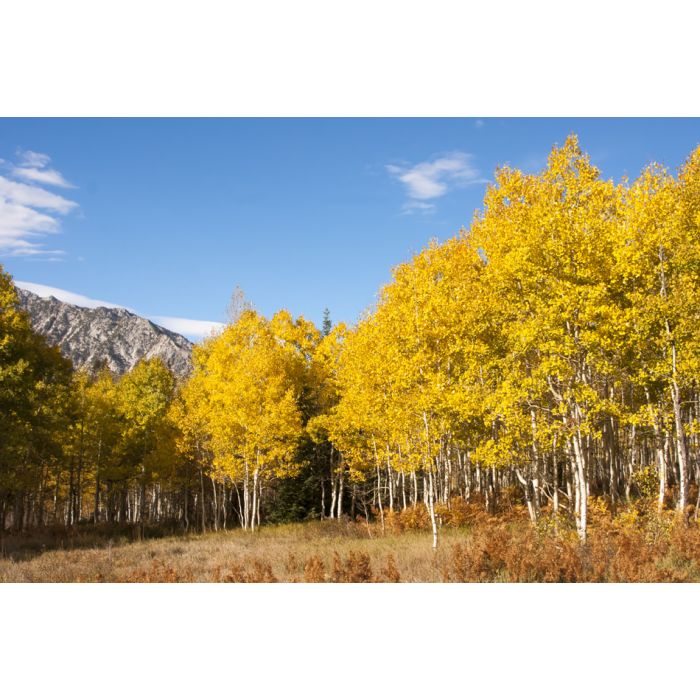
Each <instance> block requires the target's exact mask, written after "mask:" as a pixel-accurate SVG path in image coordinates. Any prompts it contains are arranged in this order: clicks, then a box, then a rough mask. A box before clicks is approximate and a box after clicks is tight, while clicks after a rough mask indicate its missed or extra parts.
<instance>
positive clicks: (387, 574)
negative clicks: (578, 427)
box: [377, 554, 401, 583]
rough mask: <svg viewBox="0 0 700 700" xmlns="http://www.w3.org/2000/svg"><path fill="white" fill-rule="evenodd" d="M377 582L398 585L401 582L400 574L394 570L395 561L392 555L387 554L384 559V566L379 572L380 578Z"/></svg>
mask: <svg viewBox="0 0 700 700" xmlns="http://www.w3.org/2000/svg"><path fill="white" fill-rule="evenodd" d="M377 580H378V581H385V582H387V583H399V581H401V574H400V573H399V570H398V569H397V568H396V560H395V559H394V555H393V554H388V555H387V558H386V564H385V566H384V568H383V569H382V570H381V575H380V578H378V579H377Z"/></svg>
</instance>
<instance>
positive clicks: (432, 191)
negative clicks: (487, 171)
mask: <svg viewBox="0 0 700 700" xmlns="http://www.w3.org/2000/svg"><path fill="white" fill-rule="evenodd" d="M473 160H474V157H473V156H472V155H471V154H469V153H462V152H461V151H455V152H454V153H449V154H447V155H445V156H443V157H441V158H436V159H435V160H432V161H423V162H422V163H417V164H416V165H413V166H399V165H387V166H386V169H387V171H388V172H389V174H390V175H392V176H393V177H394V178H396V179H397V180H398V181H399V182H401V183H402V184H403V185H404V187H405V188H406V193H407V194H408V197H409V199H408V201H407V202H406V203H405V204H404V207H403V209H404V211H406V212H411V211H424V212H425V211H430V210H432V209H433V208H434V207H435V205H434V204H432V203H426V200H431V199H437V198H438V197H442V196H444V195H445V194H447V192H448V191H449V190H450V188H452V187H464V186H466V185H471V184H476V183H480V182H484V180H482V179H481V178H480V174H479V171H478V170H477V169H476V167H475V166H474V165H473Z"/></svg>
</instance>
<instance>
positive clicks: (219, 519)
mask: <svg viewBox="0 0 700 700" xmlns="http://www.w3.org/2000/svg"><path fill="white" fill-rule="evenodd" d="M1 282H2V285H1V286H0V300H1V301H2V315H1V316H0V328H1V329H2V340H1V341H0V407H1V408H2V418H1V419H0V420H1V423H0V439H1V441H0V494H1V497H2V509H3V510H2V518H3V519H2V520H1V521H0V522H2V523H3V524H4V526H7V525H8V524H12V526H15V527H18V526H28V525H30V524H40V523H48V522H64V523H66V524H72V523H76V522H79V521H81V520H83V521H85V520H86V519H91V520H94V521H95V522H100V521H102V520H107V521H109V522H141V523H147V522H153V521H156V522H158V521H165V520H170V521H173V522H179V523H181V524H182V526H183V527H185V528H190V527H198V528H200V529H207V528H214V529H218V528H220V527H228V526H231V525H232V524H235V523H238V524H239V525H240V526H241V527H243V528H246V529H252V530H254V529H256V528H257V527H258V526H259V525H260V524H261V523H262V522H264V520H265V517H266V515H267V514H268V513H270V514H274V517H275V518H280V517H296V518H298V517H321V518H326V517H331V518H340V517H343V515H349V516H350V517H352V518H355V517H357V516H362V517H365V518H370V519H374V518H376V519H377V520H378V521H379V522H380V523H382V524H383V523H384V522H385V519H386V518H388V517H390V514H391V513H392V511H396V510H403V509H410V508H415V509H417V510H421V509H423V508H424V509H425V510H423V513H425V514H426V517H428V518H429V520H430V523H431V525H432V531H433V544H434V546H437V543H438V533H439V528H440V523H441V521H442V520H443V519H444V518H445V517H446V513H447V512H449V509H450V508H452V507H453V502H454V499H455V498H461V499H464V500H466V501H472V502H479V503H482V504H483V506H484V508H485V509H486V510H488V511H490V512H493V511H495V509H496V508H497V507H498V504H499V502H500V501H501V500H503V499H504V497H505V495H506V494H507V495H508V497H509V498H512V497H514V496H515V497H517V498H518V499H519V500H520V501H521V503H522V504H523V507H524V508H526V509H527V513H528V515H529V517H530V519H531V520H532V522H533V523H534V522H537V521H538V520H539V519H540V518H542V517H543V515H545V514H546V515H547V516H548V517H551V518H553V520H554V523H555V526H557V527H559V526H564V525H565V524H566V523H567V522H568V523H570V524H571V527H572V528H575V530H576V532H577V533H578V536H579V538H580V540H581V541H582V542H585V541H586V536H587V531H588V527H589V517H588V511H589V505H590V503H591V499H592V498H602V499H605V500H606V501H607V503H608V504H609V507H610V508H612V509H613V510H614V509H615V508H617V505H618V504H619V503H620V502H627V501H629V500H630V499H632V498H634V497H635V496H638V495H642V494H643V492H645V491H644V489H646V486H644V488H642V486H641V484H648V483H654V484H655V488H654V491H655V493H656V496H655V502H656V503H655V507H656V508H658V509H663V508H664V507H666V506H674V507H675V508H676V509H677V510H678V512H679V513H680V514H683V515H684V517H688V516H689V515H690V514H691V512H692V508H691V506H692V498H694V497H697V498H700V495H698V484H700V390H699V387H698V377H699V376H700V332H699V331H698V329H699V328H700V149H699V150H698V151H696V152H695V153H693V154H692V155H691V156H690V158H689V159H688V161H687V162H686V164H685V165H684V167H683V168H682V169H681V171H680V173H679V175H678V176H677V177H674V176H672V175H671V174H669V173H668V172H666V171H665V170H664V169H662V168H661V167H659V166H657V165H652V166H650V167H649V168H647V169H646V170H645V171H644V172H643V173H642V174H641V175H640V177H639V178H638V179H637V180H635V181H634V182H627V181H623V182H621V183H618V184H615V183H613V182H611V181H606V180H603V179H602V178H601V177H600V173H599V171H598V170H597V169H596V168H595V167H594V166H593V165H592V164H591V163H590V161H589V159H588V157H587V156H586V155H585V154H583V153H582V152H581V150H580V148H579V146H578V142H577V140H576V138H575V137H570V138H569V139H568V140H567V141H566V143H565V144H564V145H563V146H562V147H560V148H554V149H553V150H552V152H551V155H550V157H549V161H548V164H547V167H546V168H545V169H543V171H542V172H540V173H538V174H525V173H522V172H520V171H518V170H515V169H511V168H502V169H500V170H498V171H497V172H496V175H495V179H494V183H493V184H492V185H491V186H490V187H489V188H488V190H487V193H486V197H485V201H484V209H483V211H482V212H480V213H477V215H476V216H475V218H474V221H473V223H472V225H471V228H470V229H469V230H463V231H461V232H460V233H459V235H458V236H456V237H455V238H453V239H451V240H448V241H446V242H445V243H443V244H441V245H438V244H435V243H433V244H431V245H430V246H429V247H427V248H426V249H425V250H424V251H422V252H421V253H420V254H419V255H417V256H416V257H415V258H414V259H413V260H412V261H411V262H409V263H406V264H403V265H400V266H398V267H397V268H396V269H395V270H394V273H393V280H392V282H391V283H390V284H389V285H387V286H386V287H385V288H384V289H383V290H382V292H381V295H380V299H379V301H378V303H377V305H376V307H375V308H373V309H372V310H371V311H370V312H368V313H367V314H366V315H365V316H364V317H363V318H362V319H361V320H360V321H359V323H358V324H357V325H356V326H355V327H353V328H347V327H345V326H344V325H343V324H338V325H336V326H333V325H332V323H331V321H330V314H329V313H328V312H327V310H326V312H324V320H323V326H322V329H321V331H319V330H318V329H317V328H316V327H315V326H314V325H313V324H311V323H310V322H308V321H306V320H304V319H303V318H298V319H293V318H292V317H291V316H290V315H289V313H287V312H286V311H280V312H278V313H277V314H275V315H274V316H273V317H272V318H270V319H267V318H265V317H263V316H262V315H260V314H259V313H257V312H256V311H254V310H253V309H252V308H251V307H250V305H249V304H248V303H247V302H245V299H244V297H243V296H242V293H238V294H236V295H234V300H233V303H232V307H231V313H230V319H229V321H230V322H229V325H228V326H227V327H226V328H225V329H224V330H223V331H222V332H221V333H220V334H218V335H216V336H213V337H211V338H209V339H207V340H205V341H204V342H203V343H202V344H200V345H199V346H197V347H196V348H195V354H194V371H193V373H192V375H191V376H190V377H189V378H188V379H187V380H185V381H183V382H181V383H180V384H179V385H178V384H177V383H176V382H175V380H174V378H173V377H172V375H171V374H170V373H169V372H168V370H167V369H166V368H165V367H163V366H162V364H161V363H159V362H158V361H148V362H142V363H140V364H139V365H138V366H137V367H135V368H134V370H132V372H130V373H129V374H127V375H126V376H124V377H122V378H120V379H117V378H114V377H112V375H110V374H109V372H108V371H106V370H103V371H101V372H99V373H97V374H94V373H93V374H91V375H88V374H85V373H83V372H76V373H72V372H71V371H70V368H69V367H68V365H67V364H66V362H65V361H64V360H62V359H61V358H60V357H59V356H58V353H57V351H55V350H54V349H51V348H47V347H46V346H45V344H43V341H41V340H40V339H38V338H37V337H36V336H34V335H33V334H32V333H31V329H30V328H29V325H28V321H27V319H26V317H25V316H23V315H22V314H21V313H20V312H19V311H17V307H16V299H15V297H14V292H13V288H12V285H11V281H10V279H9V277H7V275H3V276H2V280H1ZM295 499H296V500H295ZM697 506H698V504H697V503H696V504H695V513H696V515H697V513H698V507H697Z"/></svg>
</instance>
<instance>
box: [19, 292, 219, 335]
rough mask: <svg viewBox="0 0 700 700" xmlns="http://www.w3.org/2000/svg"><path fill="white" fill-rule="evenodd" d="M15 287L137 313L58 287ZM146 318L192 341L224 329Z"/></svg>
mask: <svg viewBox="0 0 700 700" xmlns="http://www.w3.org/2000/svg"><path fill="white" fill-rule="evenodd" d="M15 285H16V286H17V287H19V288H20V289H26V290H27V291H28V292H33V293H34V294H37V295H38V296H40V297H44V298H45V299H47V298H48V297H55V298H56V299H58V300H59V301H64V302H66V303H67V304H74V305H75V306H83V307H85V308H87V309H96V308H98V307H100V306H103V307H106V308H108V309H126V310H127V311H131V312H132V313H137V312H136V311H134V310H133V309H130V308H129V307H128V306H122V305H121V304H113V303H112V302H110V301H102V300H101V299H92V298H91V297H86V296H84V295H83V294H76V293H75V292H69V291H67V290H65V289H59V288H58V287H50V286H48V285H46V284H37V283H36V282H24V281H21V280H15ZM145 318H148V319H150V320H151V321H153V323H156V324H158V325H159V326H163V328H167V329H168V330H169V331H173V332H174V333H179V334H180V335H184V336H185V337H187V338H189V339H190V340H200V339H201V338H204V337H206V336H208V335H210V334H211V333H212V332H214V333H215V332H217V331H220V330H221V329H222V328H223V327H224V324H223V323H219V322H218V321H199V320H196V319H191V318H179V317H177V316H146V317H145Z"/></svg>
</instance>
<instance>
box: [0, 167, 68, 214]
mask: <svg viewBox="0 0 700 700" xmlns="http://www.w3.org/2000/svg"><path fill="white" fill-rule="evenodd" d="M0 198H3V199H4V200H5V201H8V202H14V203H15V204H23V205H26V206H28V207H35V208H37V209H48V210H50V211H55V212H56V213H58V214H68V212H70V211H71V210H72V209H75V208H76V207H77V206H78V204H77V203H76V202H71V200H70V199H65V198H64V197H61V196H60V195H58V194H54V193H53V192H49V191H48V190H45V189H43V188H42V187H36V186H35V185H24V184H22V183H21V182H14V181H13V180H8V179H7V178H6V177H3V176H2V175H0Z"/></svg>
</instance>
